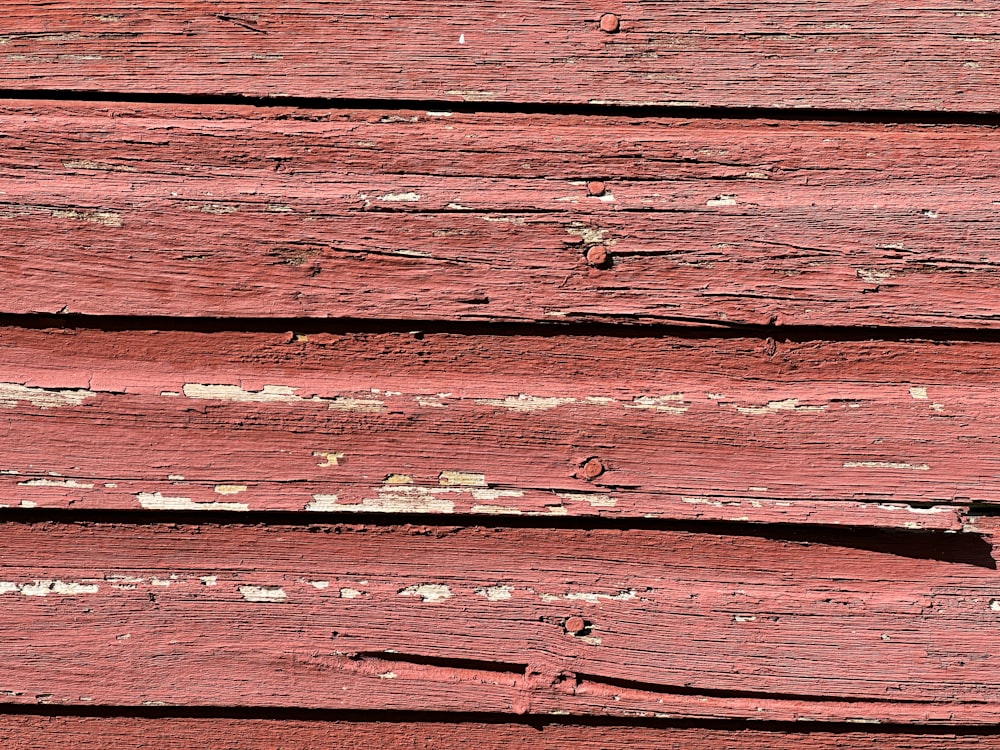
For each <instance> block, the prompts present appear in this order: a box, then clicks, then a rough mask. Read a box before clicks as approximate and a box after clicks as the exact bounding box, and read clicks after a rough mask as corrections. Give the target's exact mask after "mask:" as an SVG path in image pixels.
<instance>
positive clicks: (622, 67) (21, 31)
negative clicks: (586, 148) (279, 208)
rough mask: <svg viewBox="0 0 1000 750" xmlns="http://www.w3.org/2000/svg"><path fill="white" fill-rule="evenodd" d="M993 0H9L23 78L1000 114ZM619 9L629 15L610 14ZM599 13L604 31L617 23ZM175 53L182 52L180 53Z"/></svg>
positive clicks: (132, 87)
mask: <svg viewBox="0 0 1000 750" xmlns="http://www.w3.org/2000/svg"><path fill="white" fill-rule="evenodd" d="M995 11H996V8H995V7H994V6H993V5H992V4H991V3H982V4H979V5H977V6H976V7H975V8H974V9H972V10H968V9H964V8H962V9H959V8H945V7H941V6H940V5H939V4H935V3H933V2H931V1H930V0H921V1H920V2H916V3H908V4H905V5H904V4H901V3H898V2H893V3H883V4H878V5H872V4H871V3H861V2H850V1H843V2H838V3H837V4H836V5H834V6H830V7H824V8H823V9H822V12H821V13H819V12H817V9H816V6H815V4H813V3H808V2H803V1H802V0H797V1H796V2H792V3H784V4H780V5H779V4H776V3H770V4H765V5H759V4H757V5H753V4H747V3H744V2H725V3H722V4H716V5H713V6H712V7H710V8H707V7H706V6H704V5H703V4H698V3H694V2H691V1H690V0H687V1H686V2H682V3H671V4H670V5H669V6H665V5H663V4H660V3H654V2H636V1H633V2H627V1H624V2H623V1H620V0H616V1H615V2H609V3H596V2H591V1H590V0H560V2H558V3H554V4H550V5H548V6H543V7H540V6H539V5H538V4H537V3H530V2H517V3H513V4H512V3H509V2H498V1H492V0H491V1H485V2H484V1H481V2H474V3H465V4H442V3H439V2H434V3H431V2H426V1H423V2H411V3H407V4H406V7H400V6H399V4H398V3H395V2H391V0H379V1H378V2H370V3H367V4H366V5H365V6H364V7H361V6H359V5H358V4H356V3H345V2H340V1H337V2H334V1H329V2H305V1H303V0H300V1H299V2H283V3H277V2H271V3H268V4H266V5H261V4H253V5H248V4H246V3H243V2H222V3H213V4H212V5H211V6H206V5H204V4H202V3H197V2H192V1H191V0H188V1H187V2H183V3H174V4H172V5H171V6H170V7H167V6H160V7H148V6H147V7H136V6H135V4H134V3H130V2H125V0H114V1H113V2H104V3H102V4H101V5H100V8H99V9H98V8H97V7H96V6H94V5H93V4H91V3H82V2H79V0H75V1H74V0H64V1H62V2H54V3H47V4H46V5H45V6H44V7H42V8H37V7H34V6H33V5H32V4H30V3H17V4H14V5H12V7H10V8H8V9H7V15H8V21H7V27H6V30H5V34H4V36H3V37H2V42H3V46H4V53H5V54H4V56H5V65H4V68H3V71H2V73H0V85H2V86H3V87H5V88H10V89H21V90H32V89H36V90H37V89H68V90H74V91H136V92H143V93H147V92H151V93H184V94H245V95H251V96H278V97H280V96H307V97H336V98H357V97H365V98H372V99H393V98H405V99H413V100H424V99H427V100H444V101H472V102H529V103H546V104H550V103H571V104H580V103H600V104H603V103H612V104H614V103H624V104H642V105H647V104H658V105H684V106H716V107H719V106H721V107H747V106H755V107H825V108H837V109H851V110H867V109H917V110H974V111H995V107H996V102H995V91H994V77H995V68H996V65H997V62H998V60H1000V53H998V49H997V41H996V38H997V34H998V32H1000V22H998V20H997V15H996V12H995ZM607 14H612V15H613V16H614V17H615V21H613V22H612V21H611V19H608V20H607V21H604V20H603V17H604V16H605V15H607ZM602 21H603V25H604V27H605V28H606V29H607V31H603V30H602ZM178 61H181V62H182V64H181V65H178V64H177V63H178Z"/></svg>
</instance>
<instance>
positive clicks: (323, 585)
mask: <svg viewBox="0 0 1000 750" xmlns="http://www.w3.org/2000/svg"><path fill="white" fill-rule="evenodd" d="M309 585H310V586H312V587H313V588H314V589H319V590H320V591H322V590H323V589H327V588H330V582H329V581H309Z"/></svg>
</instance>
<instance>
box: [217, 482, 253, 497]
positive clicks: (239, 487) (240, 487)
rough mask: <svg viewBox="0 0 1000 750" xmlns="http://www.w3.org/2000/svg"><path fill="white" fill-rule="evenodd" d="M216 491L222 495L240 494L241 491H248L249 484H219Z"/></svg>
mask: <svg viewBox="0 0 1000 750" xmlns="http://www.w3.org/2000/svg"><path fill="white" fill-rule="evenodd" d="M215 491H216V492H217V493H218V494H220V495H238V494H239V493H241V492H246V491H247V486H246V485H245V484H217V485H215Z"/></svg>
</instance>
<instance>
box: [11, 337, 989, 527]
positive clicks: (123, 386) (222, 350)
mask: <svg viewBox="0 0 1000 750" xmlns="http://www.w3.org/2000/svg"><path fill="white" fill-rule="evenodd" d="M998 350H1000V345H998V344H995V343H978V342H955V343H950V344H944V343H935V342H928V341H912V342H872V341H860V342H828V341H803V342H792V341H781V342H775V341H761V340H756V339H744V338H731V339H730V338H715V339H698V338H682V337H660V338H649V339H629V338H618V337H614V336H601V335H594V336H571V335H551V336H489V335H477V336H468V335H458V334H445V333H428V334H412V333H354V334H352V333H344V334H330V333H309V334H296V333H233V332H228V331H224V332H217V333H196V332H185V331H176V332H169V331H128V330H123V331H100V330H92V329H91V330H88V329H80V330H72V329H26V328H7V329H4V330H3V331H2V332H0V417H2V421H0V435H2V437H3V439H2V440H0V504H2V505H5V506H8V507H9V506H15V507H16V506H20V507H28V508H31V507H51V508H65V507H73V508H83V509H88V508H91V509H92V508H118V509H132V510H138V509H140V508H145V509H148V510H232V511H247V510H251V511H254V510H260V511H263V510H272V511H274V510H281V511H302V510H308V511H327V512H345V513H350V512H387V513H393V512H410V513H465V514H468V513H474V514H490V515H497V514H499V515H504V514H522V513H523V514H541V515H548V516H558V515H601V516H606V517H633V518H634V517H643V516H645V517H651V518H673V519H685V518H686V519H713V520H752V521H763V522H768V521H781V522H789V523H824V524H828V523H838V524H850V525H862V526H868V525H871V526H896V527H901V528H924V529H942V530H944V529H948V530H961V529H962V528H963V525H964V524H965V522H966V517H965V510H964V506H968V505H970V504H976V503H994V502H996V501H997V499H998V497H1000V479H998V478H997V477H998V475H1000V472H998V470H997V457H996V454H997V440H998V439H997V435H998V434H1000V416H998V415H997V410H996V394H995V387H994V386H993V384H992V383H993V378H994V375H993V373H994V364H993V363H994V361H995V358H996V356H997V352H998ZM623 363H627V365H625V366H624V368H623Z"/></svg>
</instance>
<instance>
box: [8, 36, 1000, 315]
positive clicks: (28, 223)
mask: <svg viewBox="0 0 1000 750" xmlns="http://www.w3.org/2000/svg"><path fill="white" fill-rule="evenodd" d="M219 25H220V26H223V24H221V23H220V24H219ZM230 25H232V24H230ZM255 38H256V37H255ZM438 115H440V113H426V112H410V111H397V112H342V111H329V112H325V111H311V110H292V109H278V110H271V109H266V110H255V109H253V108H249V107H235V108H218V107H207V106H205V107H186V106H172V105H160V106H144V107H136V106H134V105H121V106H118V105H115V106H114V107H113V108H108V107H106V106H105V105H97V104H73V103H55V102H51V103H33V104H27V103H8V104H7V105H6V106H4V107H3V108H2V110H0V136H2V143H3V145H4V149H3V152H2V154H0V179H2V180H3V181H4V194H3V195H2V196H0V230H2V234H0V237H2V239H0V262H2V263H3V266H4V269H5V273H4V274H3V276H2V278H0V311H2V312H11V313H25V312H55V311H60V310H62V311H65V312H75V313H85V314H113V315H166V316H219V317H227V318H238V317H246V316H250V317H344V316H346V317H355V318H393V319H414V320H417V319H449V320H511V321H550V322H551V321H556V322H559V321H571V320H606V321H677V322H682V323H690V324H702V325H704V324H708V325H713V324H714V325H728V324H733V323H752V324H765V323H777V324H822V325H886V326H896V325H902V326H943V327H990V328H993V327H996V326H997V321H998V320H1000V302H998V300H1000V294H998V292H1000V282H998V276H997V264H998V262H1000V254H998V251H997V247H998V239H1000V202H998V201H997V200H996V197H997V190H998V188H1000V179H998V177H997V174H998V173H1000V155H998V152H997V150H996V148H995V142H996V136H995V132H994V130H993V129H992V128H985V127H972V126H963V127H928V126H888V125H853V124H844V123H840V124H836V123H791V122H783V123H778V122H759V121H735V120H734V121H688V120H663V119H660V120H653V119H650V120H646V119H622V118H618V119H615V118H598V117H590V118H586V117H566V116H561V117H556V116H542V115H496V114H489V115H487V114H480V115H474V114H458V113H455V114H452V115H451V116H448V117H444V116H438ZM588 181H591V182H593V181H600V183H601V186H600V192H601V194H600V195H590V194H588V193H589V191H590V187H589V183H588ZM597 246H600V247H602V248H604V249H605V250H606V251H607V253H608V255H609V257H608V260H606V261H605V262H604V263H603V264H598V265H596V266H595V264H594V262H590V261H588V255H591V257H593V256H592V251H594V249H595V247H597Z"/></svg>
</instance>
